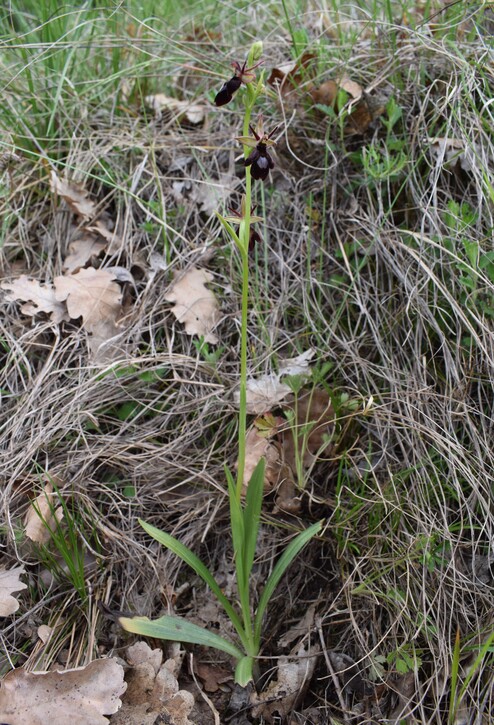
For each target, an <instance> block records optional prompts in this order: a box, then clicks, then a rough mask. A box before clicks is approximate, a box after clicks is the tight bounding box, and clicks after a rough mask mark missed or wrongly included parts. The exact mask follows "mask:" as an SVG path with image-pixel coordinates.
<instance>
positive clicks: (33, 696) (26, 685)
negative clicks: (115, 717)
mask: <svg viewBox="0 0 494 725" xmlns="http://www.w3.org/2000/svg"><path fill="white" fill-rule="evenodd" d="M123 675H124V671H123V667H122V666H121V665H120V664H118V662H117V661H116V660H114V659H101V660H95V661H94V662H91V663H90V664H88V665H86V667H78V668H77V669H74V670H65V671H64V672H27V671H26V670H24V669H22V668H19V669H16V670H12V671H11V672H9V673H8V674H7V675H6V676H5V677H4V678H3V680H2V681H1V682H0V721H1V722H5V723H7V722H8V723H9V725H26V724H27V723H29V725H47V723H49V724H50V725H67V723H70V725H104V724H105V723H108V722H109V720H108V718H106V717H103V716H104V715H112V714H113V713H116V712H117V710H118V709H119V707H120V705H121V701H120V699H119V698H120V696H121V695H122V694H123V693H124V692H125V690H126V687H127V685H126V684H125V682H124V678H123Z"/></svg>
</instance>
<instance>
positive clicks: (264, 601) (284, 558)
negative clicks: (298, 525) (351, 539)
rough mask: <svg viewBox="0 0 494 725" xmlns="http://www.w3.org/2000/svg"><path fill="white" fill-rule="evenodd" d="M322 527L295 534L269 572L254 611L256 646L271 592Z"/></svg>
mask: <svg viewBox="0 0 494 725" xmlns="http://www.w3.org/2000/svg"><path fill="white" fill-rule="evenodd" d="M322 525H323V522H322V521H317V522H316V523H315V524H312V526H309V528H308V529H306V530H305V531H301V532H300V534H297V536H296V537H295V538H294V539H293V540H292V541H291V542H290V543H289V544H288V546H287V547H286V549H285V551H284V552H283V554H282V555H281V556H280V558H279V559H278V561H277V562H276V566H275V567H274V569H273V571H272V572H271V576H270V577H269V579H268V580H267V582H266V586H265V587H264V590H263V592H262V594H261V598H260V599H259V605H258V607H257V611H256V617H255V622H254V641H255V643H256V644H257V645H258V643H259V642H260V640H261V625H262V619H263V617H264V613H265V611H266V607H267V605H268V602H269V600H270V599H271V597H272V595H273V592H274V590H275V589H276V587H277V585H278V582H279V581H280V579H281V577H282V576H283V574H284V573H285V571H286V570H287V569H288V567H289V566H290V564H291V563H292V561H293V560H294V559H295V557H296V556H297V554H298V553H299V551H300V550H301V549H302V548H303V547H304V546H305V545H306V544H307V542H308V541H310V539H312V537H313V536H315V535H316V534H318V533H319V531H320V530H321V528H322Z"/></svg>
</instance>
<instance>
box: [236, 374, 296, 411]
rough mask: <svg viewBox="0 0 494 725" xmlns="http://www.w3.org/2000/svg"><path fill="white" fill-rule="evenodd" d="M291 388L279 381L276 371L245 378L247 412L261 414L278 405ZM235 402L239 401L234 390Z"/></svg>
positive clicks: (238, 396)
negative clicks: (257, 376)
mask: <svg viewBox="0 0 494 725" xmlns="http://www.w3.org/2000/svg"><path fill="white" fill-rule="evenodd" d="M291 392H292V390H291V388H290V386H289V385H287V384H286V383H281V382H280V376H279V375H278V373H267V374H266V375H262V376H261V377H259V378H249V379H248V380H247V412H248V413H254V414H255V415H262V414H263V413H265V412H266V411H269V410H271V409H272V408H276V407H277V406H279V404H280V403H281V402H283V401H284V400H285V399H286V398H287V397H288V396H289V395H290V394H291ZM234 398H235V402H236V403H237V404H238V403H239V401H240V393H239V392H238V391H236V392H235V395H234Z"/></svg>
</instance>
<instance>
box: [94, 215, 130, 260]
mask: <svg viewBox="0 0 494 725" xmlns="http://www.w3.org/2000/svg"><path fill="white" fill-rule="evenodd" d="M85 228H86V229H87V231H88V232H94V233H95V234H99V235H100V237H103V239H105V240H106V241H107V242H108V249H107V253H108V254H115V252H118V250H119V249H122V247H123V239H122V238H121V237H120V236H119V235H118V234H117V233H116V232H115V231H112V230H111V229H108V226H107V225H106V224H105V222H104V221H103V220H102V219H98V221H97V222H95V223H94V224H91V225H90V226H87V227H85Z"/></svg>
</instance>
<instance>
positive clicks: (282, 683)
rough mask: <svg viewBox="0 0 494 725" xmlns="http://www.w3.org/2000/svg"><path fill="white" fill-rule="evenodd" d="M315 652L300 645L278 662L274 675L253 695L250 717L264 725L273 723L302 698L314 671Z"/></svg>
mask: <svg viewBox="0 0 494 725" xmlns="http://www.w3.org/2000/svg"><path fill="white" fill-rule="evenodd" d="M318 653H319V652H318V649H317V648H314V649H312V651H310V652H309V651H306V650H305V649H304V646H303V645H300V647H299V648H298V649H296V650H295V651H294V652H292V653H290V655H289V656H288V657H284V656H282V657H280V658H279V660H278V676H277V679H276V680H272V681H271V682H270V684H269V685H268V687H267V688H266V690H265V691H264V692H261V693H260V695H256V696H254V698H253V699H254V705H255V707H254V708H253V710H252V714H253V715H254V717H263V718H264V720H265V722H267V723H274V722H277V721H278V719H279V716H280V715H281V716H282V717H283V719H285V718H287V717H288V715H289V713H290V712H291V711H292V710H293V708H294V707H295V706H296V705H297V702H300V700H301V699H302V697H303V696H304V694H305V692H306V690H307V688H308V687H309V684H310V681H311V679H312V676H313V674H314V671H315V667H316V662H317V655H318Z"/></svg>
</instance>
